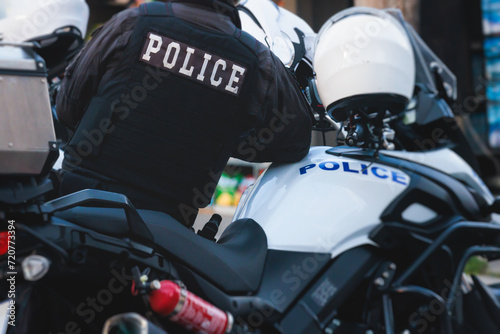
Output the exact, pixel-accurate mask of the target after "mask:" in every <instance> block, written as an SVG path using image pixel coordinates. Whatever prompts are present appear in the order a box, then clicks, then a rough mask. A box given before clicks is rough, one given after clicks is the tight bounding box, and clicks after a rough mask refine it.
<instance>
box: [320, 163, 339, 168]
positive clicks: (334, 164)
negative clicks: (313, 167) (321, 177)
mask: <svg viewBox="0 0 500 334" xmlns="http://www.w3.org/2000/svg"><path fill="white" fill-rule="evenodd" d="M326 164H331V165H332V166H331V167H328V166H327V165H326ZM339 167H340V166H339V164H338V163H336V162H333V161H324V162H322V163H320V164H319V168H321V169H322V170H337V169H339Z"/></svg>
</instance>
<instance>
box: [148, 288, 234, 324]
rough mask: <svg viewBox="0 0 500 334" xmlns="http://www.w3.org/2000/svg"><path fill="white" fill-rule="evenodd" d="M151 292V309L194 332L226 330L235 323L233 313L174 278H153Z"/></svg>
mask: <svg viewBox="0 0 500 334" xmlns="http://www.w3.org/2000/svg"><path fill="white" fill-rule="evenodd" d="M150 287H151V292H150V293H149V304H150V306H151V309H152V310H153V311H154V312H155V313H157V314H159V315H161V316H167V317H169V320H170V321H173V322H175V323H177V324H179V325H181V326H183V327H184V328H186V329H187V330H190V331H192V332H193V333H204V334H225V333H230V332H231V330H232V327H233V316H232V315H231V313H229V312H224V311H222V310H221V309H219V308H217V307H216V306H214V305H212V304H210V303H209V302H207V301H205V300H203V299H202V298H200V297H198V296H196V295H195V294H193V293H191V292H189V291H188V290H187V289H186V288H185V287H184V286H180V285H178V284H176V283H175V282H172V281H168V280H164V281H161V282H160V281H157V280H156V281H153V282H151V285H150Z"/></svg>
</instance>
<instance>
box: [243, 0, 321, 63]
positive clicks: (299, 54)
mask: <svg viewBox="0 0 500 334" xmlns="http://www.w3.org/2000/svg"><path fill="white" fill-rule="evenodd" d="M237 8H238V11H239V14H240V19H241V26H242V29H243V31H246V32H247V33H249V34H250V35H252V36H253V37H254V38H255V39H257V40H258V41H259V42H261V43H262V44H264V45H266V46H267V47H269V49H271V51H272V52H273V53H274V54H275V55H276V56H277V57H278V58H279V59H280V60H281V61H282V62H283V64H284V65H285V66H287V67H289V68H292V69H293V70H295V68H293V67H295V66H296V65H297V64H298V63H299V62H300V61H301V60H303V59H304V58H305V59H308V60H309V62H311V61H312V52H313V48H314V40H315V38H316V33H315V32H314V31H313V30H312V28H311V27H310V26H309V25H308V24H307V23H306V22H305V21H304V20H303V19H301V18H300V17H298V16H297V15H295V14H293V13H291V12H290V11H288V10H286V9H285V8H282V7H279V6H278V5H276V4H275V3H274V2H273V1H271V0H243V1H240V2H239V5H238V7H237Z"/></svg>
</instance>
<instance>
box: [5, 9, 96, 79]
mask: <svg viewBox="0 0 500 334" xmlns="http://www.w3.org/2000/svg"><path fill="white" fill-rule="evenodd" d="M88 18H89V7H88V6H87V3H86V2H85V0H0V39H2V40H3V41H4V42H36V43H37V47H36V51H37V53H38V54H39V55H40V56H41V57H42V58H43V59H44V60H45V62H46V66H47V69H48V75H49V78H51V77H54V76H57V75H59V74H61V73H62V72H63V71H64V68H65V67H66V65H67V64H68V61H69V59H71V58H72V57H73V56H74V55H75V54H76V52H78V50H79V49H80V47H81V46H82V45H83V39H84V38H85V34H86V32H87V23H88Z"/></svg>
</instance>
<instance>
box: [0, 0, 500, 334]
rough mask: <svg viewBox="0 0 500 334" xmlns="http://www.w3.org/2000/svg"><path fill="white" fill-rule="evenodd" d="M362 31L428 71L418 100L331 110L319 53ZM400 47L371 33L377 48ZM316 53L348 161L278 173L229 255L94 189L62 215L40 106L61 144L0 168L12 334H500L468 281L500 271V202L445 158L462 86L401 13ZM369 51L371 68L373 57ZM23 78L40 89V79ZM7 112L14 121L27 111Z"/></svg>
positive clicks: (320, 90)
mask: <svg viewBox="0 0 500 334" xmlns="http://www.w3.org/2000/svg"><path fill="white" fill-rule="evenodd" d="M353 19H354V21H353ZM357 19H367V20H368V21H367V22H372V23H370V24H369V25H365V26H364V27H374V26H375V25H374V24H375V23H377V24H379V28H380V29H382V28H387V27H389V28H387V29H390V31H391V32H392V33H394V34H396V35H395V36H397V37H398V38H402V39H403V40H404V41H403V42H402V44H401V45H403V46H405V47H404V48H403V49H404V50H406V51H404V52H407V53H406V55H407V57H408V58H406V59H407V60H408V61H409V62H410V61H411V62H413V63H414V64H415V70H414V74H413V76H412V75H409V76H408V77H409V78H411V79H412V81H411V85H407V82H403V83H399V84H398V85H397V87H396V88H395V89H396V90H397V91H398V92H399V91H401V92H403V93H401V94H399V95H398V94H376V95H371V96H367V95H366V94H360V95H364V96H362V98H359V99H358V98H352V97H351V96H346V98H343V97H338V96H337V97H334V98H332V97H331V96H330V95H329V94H331V90H329V89H328V84H327V85H326V87H325V86H324V85H323V86H322V85H321V82H323V81H322V80H323V79H322V78H321V75H322V74H327V73H328V71H329V70H330V67H331V66H334V65H332V64H331V63H330V64H329V66H328V68H327V69H323V68H322V67H321V65H319V64H321V63H322V62H321V58H320V57H321V56H322V53H321V50H328V48H329V47H335V46H336V44H335V43H332V40H331V38H333V37H332V36H334V37H335V38H337V34H338V33H339V31H340V34H341V35H343V36H344V35H346V30H345V29H346V27H347V28H349V27H350V28H352V26H351V24H357V23H356V20H357ZM384 25H386V26H384ZM342 26H344V27H343V28H342ZM339 27H340V28H339ZM358 27H359V26H358ZM361 27H363V26H361ZM348 31H352V32H354V33H357V30H356V29H348ZM372 32H373V31H372ZM347 35H349V34H347ZM366 35H368V33H366ZM351 36H355V35H353V34H351ZM384 36H385V34H384V33H380V34H373V35H372V36H371V38H372V39H371V43H368V44H376V42H377V41H378V38H379V37H380V38H383V37H384ZM402 36H407V37H402ZM335 38H334V40H335ZM299 40H300V39H299ZM355 40H356V39H354V41H355ZM384 40H386V41H387V39H384ZM389 40H394V38H391V39H389ZM317 41H318V44H317V45H316V48H315V50H316V53H315V55H314V60H313V63H314V68H313V67H312V63H310V62H308V61H305V62H301V63H300V64H299V63H297V64H296V67H294V68H295V72H296V73H297V72H298V73H306V72H309V73H310V74H311V75H313V69H314V70H315V71H316V76H317V77H316V78H315V79H314V78H313V79H312V80H309V79H303V80H301V82H302V85H303V86H302V87H303V89H304V91H305V92H306V95H307V96H308V97H309V99H310V101H311V104H312V105H313V106H315V108H314V109H315V115H314V116H315V118H316V120H317V125H316V126H317V128H318V129H321V130H325V131H326V130H331V129H337V130H338V138H339V142H341V143H342V144H343V145H339V146H335V147H326V146H319V147H313V148H311V151H310V152H309V154H308V155H307V156H306V157H305V158H304V159H303V160H302V161H300V162H297V163H293V164H273V165H271V167H270V168H268V169H267V170H266V171H265V172H264V173H263V174H262V175H261V176H260V177H259V179H258V180H257V181H256V182H255V184H254V185H253V186H251V187H249V188H248V189H247V191H246V192H245V193H244V194H243V195H242V198H241V200H240V204H239V206H238V208H237V210H236V213H235V215H234V221H233V222H232V223H231V224H230V225H229V226H228V227H227V228H226V229H225V230H224V232H223V233H222V235H221V237H220V238H219V239H218V240H216V241H215V239H214V236H215V235H216V232H217V225H218V222H219V220H218V217H217V216H214V217H213V218H212V219H211V220H210V221H209V222H208V223H207V224H206V225H205V227H204V228H203V229H202V230H201V232H199V233H198V234H195V233H193V232H192V231H190V230H188V229H186V228H185V227H183V226H182V225H181V224H179V223H178V222H176V221H175V220H174V219H173V218H172V217H170V216H169V215H167V214H165V213H161V212H155V211H150V210H137V209H135V208H134V206H133V204H132V203H131V202H130V201H129V200H128V199H127V198H126V197H125V196H123V195H121V194H116V193H109V192H104V191H98V190H83V191H80V192H77V193H73V194H70V195H67V196H64V197H61V198H55V199H48V195H47V194H48V193H49V192H50V189H51V182H50V179H48V177H47V174H48V170H49V169H50V166H51V165H52V164H53V161H54V158H55V155H56V153H54V152H57V148H56V146H54V145H52V143H53V142H54V135H53V131H52V130H51V128H50V124H51V122H52V120H51V118H50V111H49V110H50V109H49V108H50V107H49V105H48V103H47V101H48V99H47V94H48V93H47V92H45V95H44V94H43V90H42V89H38V90H37V92H38V95H36V96H40V99H43V103H42V102H39V103H37V105H40V106H44V107H43V108H37V109H36V112H37V113H39V114H37V122H38V124H37V126H36V127H33V129H34V130H36V131H37V133H38V134H39V136H38V137H37V139H38V138H42V139H38V142H40V141H43V143H48V145H45V146H43V145H42V146H43V147H40V148H38V147H37V149H33V148H32V147H30V145H26V146H24V147H22V146H18V144H17V142H13V141H9V140H10V138H3V139H2V142H11V143H13V144H12V145H11V147H10V149H11V151H7V152H5V151H0V153H2V154H4V157H5V158H4V159H2V160H3V161H6V163H5V164H1V163H0V171H1V172H2V174H3V176H2V178H1V179H0V219H1V220H2V221H3V223H2V227H3V229H2V232H0V254H1V255H0V292H1V297H2V300H5V301H4V302H3V303H2V304H0V312H2V317H3V318H4V319H5V320H6V323H7V325H5V326H3V327H0V329H2V331H0V333H5V332H6V328H7V329H8V332H16V333H61V332H62V333H94V332H100V331H101V330H102V331H103V333H165V332H169V333H188V332H192V331H195V332H200V333H286V334H288V333H308V334H309V333H310V334H313V333H330V334H333V333H335V334H339V333H350V334H352V333H354V334H356V333H363V334H367V333H373V334H379V333H385V334H392V333H394V334H395V333H443V334H444V333H450V334H451V333H453V334H459V333H478V334H479V333H481V334H484V333H498V332H499V331H500V285H496V286H495V285H486V284H485V283H483V282H482V281H481V280H480V279H478V278H477V277H476V276H470V275H466V274H464V267H465V265H466V262H467V260H468V259H469V258H470V257H471V256H474V255H482V256H485V257H487V258H489V259H495V258H499V256H500V225H499V224H498V223H496V222H495V221H494V220H493V219H492V217H491V214H492V213H500V199H496V198H494V197H493V195H492V194H491V193H490V192H489V190H488V189H487V188H486V186H485V185H484V184H483V182H482V181H481V179H480V178H479V176H478V175H477V174H476V173H475V172H474V170H473V169H472V168H471V167H470V166H469V165H468V164H467V163H466V162H465V161H464V160H463V159H462V158H461V157H460V156H459V155H458V154H457V153H455V152H453V151H452V150H451V149H450V148H448V147H446V146H447V145H448V144H449V141H450V139H452V137H446V135H445V134H446V133H447V132H446V127H453V126H454V123H453V114H452V112H451V110H450V109H449V106H448V105H447V103H446V100H447V99H453V97H454V95H455V92H456V88H455V85H454V80H455V79H454V77H453V75H452V74H451V72H449V71H448V70H447V68H446V66H445V65H444V64H442V62H441V61H439V59H438V58H437V57H436V56H435V55H434V54H433V53H432V51H430V50H429V49H428V48H427V47H426V46H425V43H423V41H421V40H420V39H419V38H418V35H417V34H416V33H415V32H414V31H413V30H411V27H409V26H408V25H407V24H406V23H405V22H404V20H402V18H401V17H400V16H399V14H398V13H397V12H392V11H388V12H387V11H386V12H383V11H374V10H368V9H363V8H361V9H360V8H357V9H350V10H348V11H343V12H340V13H339V14H337V15H336V16H334V17H332V18H331V19H330V20H329V21H328V22H327V23H326V24H325V27H324V29H323V30H322V31H320V33H319V36H318V38H317ZM285 43H286V42H285ZM405 43H406V44H405ZM286 44H288V43H286ZM296 44H299V45H300V44H301V43H296ZM2 48H4V47H0V50H2ZM12 48H14V49H15V50H16V51H15V52H11V53H9V57H11V58H12V59H19V58H22V59H25V60H26V62H27V63H29V62H32V63H33V64H37V63H39V62H40V61H41V60H40V59H39V58H37V56H36V54H35V53H33V52H31V51H30V49H29V48H27V47H26V46H17V47H12ZM325 48H326V49H325ZM358 50H359V52H361V53H363V52H365V51H366V52H369V53H371V51H370V47H369V45H367V46H366V48H358ZM10 51H12V50H10ZM402 52H403V51H402ZM327 53H328V52H327ZM327 53H326V54H327ZM344 54H348V53H344ZM0 57H2V53H0ZM3 57H6V56H5V55H3ZM360 59H365V58H363V57H360ZM15 63H16V62H9V64H15ZM292 63H293V62H292ZM363 63H364V64H368V65H367V66H371V65H373V63H372V62H363ZM339 64H342V63H339ZM394 65H395V66H396V65H397V64H394ZM403 65H404V66H402V67H401V68H403V70H405V71H406V70H408V63H405V64H403ZM29 68H31V67H29ZM299 68H302V69H307V70H301V71H299V70H298V69H299ZM341 69H342V68H341ZM341 69H340V70H341ZM42 70H43V69H42ZM375 70H377V69H375ZM25 71H27V72H29V73H26V72H24V73H23V74H24V77H26V78H28V79H29V80H30V82H33V85H34V83H35V81H36V82H38V81H39V80H40V73H39V72H36V71H33V70H25ZM30 71H31V72H30ZM37 71H40V70H37ZM42 72H43V71H42ZM410 72H411V71H410ZM10 73H12V72H10ZM415 73H416V74H415ZM27 74H30V75H27ZM37 74H38V76H37ZM337 74H338V73H337ZM340 74H341V73H340ZM410 74H411V73H410ZM359 75H361V74H359ZM337 77H338V76H337ZM323 78H325V77H324V76H323ZM356 78H357V79H359V78H360V77H356ZM368 79H369V78H368ZM377 79H378V80H381V78H380V77H377ZM326 81H327V82H328V80H326ZM388 82H391V80H388ZM415 82H416V83H417V84H416V87H417V88H415ZM344 83H346V81H344ZM40 86H41V85H40ZM360 86H362V85H360ZM410 86H411V87H410ZM363 87H364V88H366V86H363ZM363 87H362V88H363ZM325 88H326V89H325ZM364 88H363V89H364ZM414 88H415V89H414ZM405 89H406V90H408V91H409V90H410V89H411V92H410V93H405V92H404V90H405ZM333 93H334V94H337V95H338V94H340V93H339V91H334V92H333ZM365 93H367V94H368V93H369V92H368V91H365ZM414 93H415V94H414ZM404 94H410V96H409V97H410V98H411V101H410V102H409V104H408V105H407V104H406V103H405V102H401V101H402V100H401V96H403V97H404ZM395 95H397V96H395ZM3 99H5V101H10V100H8V97H5V96H4V97H3ZM3 99H2V100H3ZM330 99H332V101H333V102H332V101H330ZM337 101H341V103H336V102H337ZM323 104H325V105H326V108H323V107H322V105H323ZM7 106H8V105H7ZM320 106H321V107H320ZM9 107H10V109H6V110H7V111H8V113H7V114H8V115H9V117H10V118H12V119H16V118H15V112H14V110H17V109H16V108H18V107H19V106H17V105H13V106H9ZM4 108H6V107H4ZM25 110H26V112H35V111H34V110H35V109H34V108H32V109H30V108H27V109H26V108H25ZM44 110H45V111H46V112H45V111H44ZM3 114H4V113H3ZM436 122H437V123H436ZM436 124H440V125H442V127H443V128H442V129H441V131H440V135H436V132H435V131H430V133H431V134H433V133H434V137H432V138H434V139H435V140H434V141H432V142H431V143H432V145H430V144H429V142H428V141H425V142H424V143H426V145H423V147H422V145H419V143H420V144H421V143H422V141H424V140H427V139H429V138H427V137H426V136H427V135H428V134H429V128H430V127H434V126H436ZM17 126H18V128H17V129H18V130H19V131H21V130H22V125H19V124H17ZM435 129H440V128H435ZM34 130H33V131H34ZM33 131H32V132H33ZM2 133H5V132H2ZM9 136H12V137H14V134H11V133H9ZM419 141H420V142H419ZM47 146H48V147H47ZM430 146H432V147H430ZM24 161H27V163H23V162H24ZM8 168H10V169H8ZM22 168H24V169H22Z"/></svg>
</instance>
